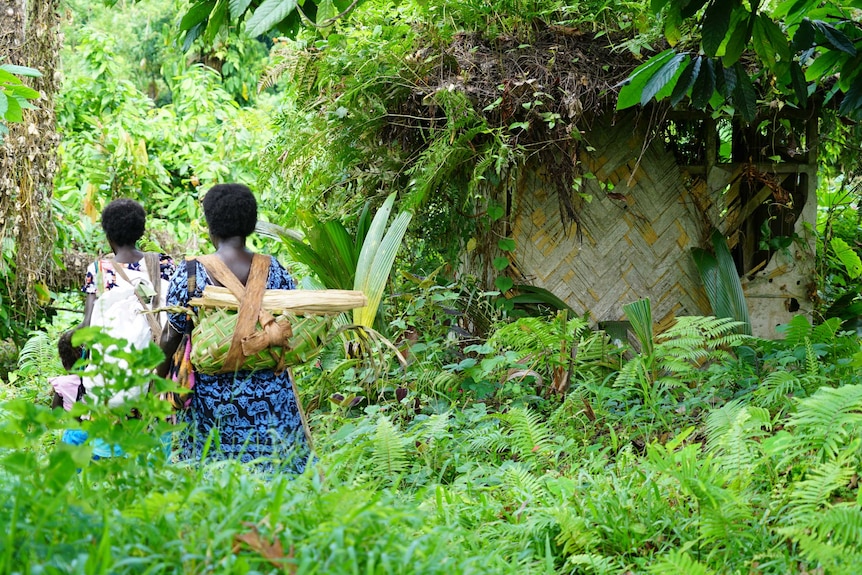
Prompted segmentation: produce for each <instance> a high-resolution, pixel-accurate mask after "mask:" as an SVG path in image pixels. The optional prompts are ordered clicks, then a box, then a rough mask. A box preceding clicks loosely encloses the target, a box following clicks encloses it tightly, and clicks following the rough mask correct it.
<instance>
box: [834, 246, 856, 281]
mask: <svg viewBox="0 0 862 575" xmlns="http://www.w3.org/2000/svg"><path fill="white" fill-rule="evenodd" d="M829 245H830V246H832V249H833V251H835V256H836V257H837V258H838V259H839V260H840V261H841V263H842V264H844V269H845V270H847V275H848V276H849V277H850V278H851V279H856V278H858V277H859V276H860V275H862V259H859V254H857V253H856V252H855V251H854V250H853V248H851V247H850V245H848V244H847V242H845V241H844V240H843V239H841V238H838V237H834V238H832V239H831V240H830V241H829Z"/></svg>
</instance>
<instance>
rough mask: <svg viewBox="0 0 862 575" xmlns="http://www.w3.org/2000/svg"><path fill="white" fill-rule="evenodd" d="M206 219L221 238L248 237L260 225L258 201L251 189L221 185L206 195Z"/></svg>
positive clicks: (204, 204) (234, 185)
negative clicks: (258, 222) (258, 220)
mask: <svg viewBox="0 0 862 575" xmlns="http://www.w3.org/2000/svg"><path fill="white" fill-rule="evenodd" d="M203 206H204V217H205V218H206V220H207V226H208V227H209V230H210V234H212V235H213V236H215V237H218V238H232V237H235V236H239V237H243V238H244V237H247V236H249V235H251V233H252V232H253V231H254V227H255V225H257V200H255V199H254V194H252V193H251V190H250V189H248V186H244V185H242V184H217V185H215V186H213V187H211V188H210V189H209V191H208V192H207V194H206V195H205V196H204V201H203Z"/></svg>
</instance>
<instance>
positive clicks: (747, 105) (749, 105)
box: [618, 0, 862, 122]
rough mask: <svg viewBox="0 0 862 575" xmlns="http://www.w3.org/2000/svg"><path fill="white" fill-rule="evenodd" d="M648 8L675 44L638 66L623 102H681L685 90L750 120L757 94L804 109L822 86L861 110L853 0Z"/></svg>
mask: <svg viewBox="0 0 862 575" xmlns="http://www.w3.org/2000/svg"><path fill="white" fill-rule="evenodd" d="M651 8H652V10H653V11H654V12H656V13H661V14H662V16H663V19H662V24H663V30H664V35H665V38H666V39H667V41H668V43H669V44H670V45H671V46H672V47H673V48H672V49H669V50H666V51H664V52H662V53H660V54H658V55H656V56H654V57H652V58H650V59H649V60H648V61H647V62H645V63H644V64H643V65H642V66H640V67H639V68H638V69H637V70H636V71H635V73H634V74H633V75H632V76H631V78H630V82H629V83H628V85H627V86H626V87H625V88H624V89H623V90H622V91H621V92H620V99H619V102H618V107H619V108H627V107H629V106H632V105H634V104H637V103H640V104H646V103H647V102H649V101H650V100H652V99H653V98H655V99H657V100H660V99H664V98H668V99H670V101H671V104H672V105H676V104H677V103H679V102H681V101H682V100H683V99H684V98H686V97H688V98H689V103H690V105H691V107H693V108H696V109H700V110H703V109H705V108H707V106H708V107H709V108H711V109H712V110H720V109H722V108H725V109H724V110H723V111H724V112H729V113H730V114H731V115H733V114H737V115H738V116H741V117H742V118H743V119H744V120H746V121H748V122H752V121H754V120H755V118H756V116H757V113H758V100H775V101H776V103H778V102H780V103H781V105H784V104H789V105H793V106H798V107H800V108H805V107H806V106H807V104H808V100H809V97H810V96H811V95H812V93H813V92H814V91H815V90H818V89H821V88H823V89H825V91H827V94H826V95H825V97H824V98H822V100H823V101H824V102H826V103H828V102H829V101H830V100H831V99H832V98H833V97H834V96H835V95H836V94H837V93H841V94H842V95H843V97H840V99H839V102H838V104H837V107H838V109H839V112H840V113H842V114H844V115H846V116H849V117H852V118H854V119H859V118H860V115H862V76H860V74H859V67H858V58H859V55H858V50H857V48H856V44H858V42H859V40H860V39H862V36H860V31H859V26H858V21H859V17H858V13H857V7H856V6H855V5H854V4H853V3H852V2H841V1H838V2H831V1H830V2H814V1H808V0H784V1H782V2H767V3H761V2H756V3H749V4H746V3H743V2H737V1H734V0H709V1H703V0H699V1H694V2H690V1H689V0H658V1H654V2H652V3H651ZM690 22H693V23H694V25H693V26H691V25H687V24H689V23H690ZM752 52H753V53H752ZM750 76H751V77H753V80H754V81H752V78H750ZM824 84H825V86H824Z"/></svg>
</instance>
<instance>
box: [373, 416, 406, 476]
mask: <svg viewBox="0 0 862 575" xmlns="http://www.w3.org/2000/svg"><path fill="white" fill-rule="evenodd" d="M373 446H374V451H373V452H372V455H371V462H372V465H373V466H374V469H375V471H376V472H377V473H378V474H380V475H382V476H384V477H386V478H389V479H391V480H393V481H397V476H398V475H400V474H401V473H403V472H404V470H405V468H406V467H407V453H406V440H405V438H404V436H403V435H402V434H401V432H400V431H399V430H398V429H396V428H395V426H394V425H392V422H391V421H389V419H388V418H386V417H381V418H380V420H379V421H378V422H377V428H376V429H375V432H374V440H373Z"/></svg>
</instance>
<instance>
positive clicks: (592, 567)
mask: <svg viewBox="0 0 862 575" xmlns="http://www.w3.org/2000/svg"><path fill="white" fill-rule="evenodd" d="M569 563H571V564H572V565H575V566H577V567H578V568H579V570H581V571H585V572H586V573H593V574H594V575H616V574H617V573H620V572H622V571H623V565H622V563H620V562H619V561H618V560H617V559H615V558H613V557H605V556H604V555H597V554H594V553H581V554H578V555H572V556H571V557H569Z"/></svg>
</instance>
